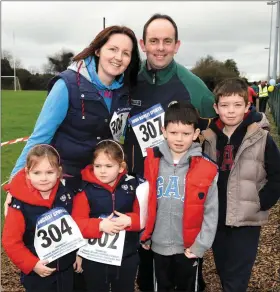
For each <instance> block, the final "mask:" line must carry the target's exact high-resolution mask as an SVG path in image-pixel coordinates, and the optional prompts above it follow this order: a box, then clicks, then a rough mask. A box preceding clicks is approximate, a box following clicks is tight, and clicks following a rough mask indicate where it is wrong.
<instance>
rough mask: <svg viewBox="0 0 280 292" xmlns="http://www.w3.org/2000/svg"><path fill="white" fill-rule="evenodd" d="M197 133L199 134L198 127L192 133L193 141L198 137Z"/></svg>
mask: <svg viewBox="0 0 280 292" xmlns="http://www.w3.org/2000/svg"><path fill="white" fill-rule="evenodd" d="M199 134H200V129H199V128H197V129H195V131H194V135H193V141H195V140H196V139H197V138H198V136H199Z"/></svg>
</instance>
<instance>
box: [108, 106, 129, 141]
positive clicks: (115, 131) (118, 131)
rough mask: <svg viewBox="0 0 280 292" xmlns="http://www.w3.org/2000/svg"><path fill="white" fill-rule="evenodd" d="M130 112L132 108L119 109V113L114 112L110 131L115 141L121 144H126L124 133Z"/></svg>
mask: <svg viewBox="0 0 280 292" xmlns="http://www.w3.org/2000/svg"><path fill="white" fill-rule="evenodd" d="M130 110H131V108H130V107H128V108H123V109H119V110H118V111H116V112H114V114H113V116H112V119H111V122H110V129H111V133H112V136H113V139H114V140H115V141H117V142H119V143H121V144H123V143H124V134H125V133H124V132H125V128H126V121H127V117H128V115H129V112H130Z"/></svg>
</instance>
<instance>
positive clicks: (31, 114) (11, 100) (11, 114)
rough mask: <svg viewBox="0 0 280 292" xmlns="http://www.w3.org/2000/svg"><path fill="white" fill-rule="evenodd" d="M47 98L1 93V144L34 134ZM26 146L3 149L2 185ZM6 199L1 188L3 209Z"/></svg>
mask: <svg viewBox="0 0 280 292" xmlns="http://www.w3.org/2000/svg"><path fill="white" fill-rule="evenodd" d="M46 96H47V92H46V91H17V92H14V91H8V90H3V91H1V105H2V107H1V142H5V141H8V140H12V139H16V138H21V137H25V136H29V135H30V134H31V133H32V130H33V128H34V125H35V122H36V120H37V117H38V115H39V113H40V111H41V108H42V105H43V103H44V101H45V98H46ZM25 144H26V143H25V142H19V143H17V144H12V145H5V146H3V147H1V184H2V183H3V182H5V181H6V180H7V179H8V178H9V175H10V173H11V171H12V169H13V167H14V165H15V162H16V160H17V158H18V157H19V155H20V153H21V150H22V148H23V147H24V146H25ZM5 198H6V195H5V192H4V191H3V190H2V188H1V206H0V207H1V209H2V206H3V202H4V201H5ZM1 213H2V212H1ZM1 219H3V213H2V218H1ZM1 221H2V222H3V220H1Z"/></svg>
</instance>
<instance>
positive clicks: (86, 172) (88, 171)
mask: <svg viewBox="0 0 280 292" xmlns="http://www.w3.org/2000/svg"><path fill="white" fill-rule="evenodd" d="M81 174H82V179H83V180H84V181H87V182H89V183H93V184H97V185H99V186H101V187H103V188H104V189H106V190H107V191H109V192H110V193H113V192H114V191H115V189H116V187H117V185H118V184H119V182H120V181H121V180H122V179H123V177H124V176H125V175H126V170H124V171H123V172H122V173H119V175H118V177H117V180H116V182H115V184H114V185H113V186H112V187H111V186H109V185H108V184H104V183H103V182H101V181H100V180H99V179H98V178H97V177H96V176H95V174H94V172H93V166H92V164H90V165H88V166H86V167H85V168H84V169H83V170H82V172H81Z"/></svg>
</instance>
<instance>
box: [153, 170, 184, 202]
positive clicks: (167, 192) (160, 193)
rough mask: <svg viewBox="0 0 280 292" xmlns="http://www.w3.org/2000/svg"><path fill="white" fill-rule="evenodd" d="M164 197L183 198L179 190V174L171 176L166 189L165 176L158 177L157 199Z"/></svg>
mask: <svg viewBox="0 0 280 292" xmlns="http://www.w3.org/2000/svg"><path fill="white" fill-rule="evenodd" d="M162 197H165V198H174V199H178V200H180V199H181V196H180V192H179V176H176V175H171V176H169V181H168V184H167V186H166V189H164V178H163V177H162V176H159V177H158V178H157V199H160V198H162ZM182 199H183V198H182Z"/></svg>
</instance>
